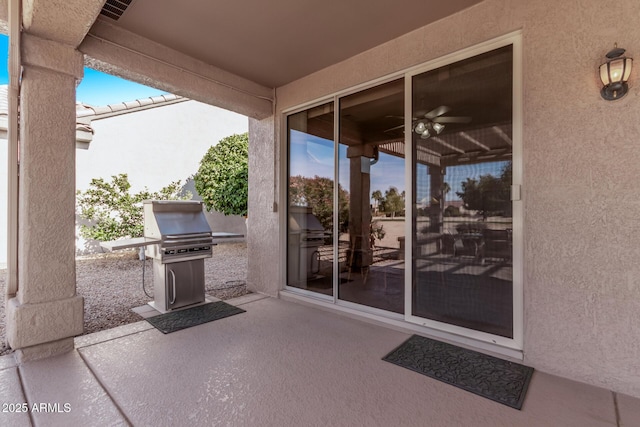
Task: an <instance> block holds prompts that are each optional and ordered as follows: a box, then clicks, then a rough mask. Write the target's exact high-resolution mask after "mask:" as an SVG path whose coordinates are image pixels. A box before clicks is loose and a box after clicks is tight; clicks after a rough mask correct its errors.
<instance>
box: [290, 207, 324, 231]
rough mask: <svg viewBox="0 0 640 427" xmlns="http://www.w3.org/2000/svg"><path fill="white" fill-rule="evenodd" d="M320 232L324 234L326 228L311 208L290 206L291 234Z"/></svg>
mask: <svg viewBox="0 0 640 427" xmlns="http://www.w3.org/2000/svg"><path fill="white" fill-rule="evenodd" d="M312 231H315V232H320V233H324V227H323V226H322V224H321V223H320V220H318V217H316V216H315V215H314V214H313V213H312V209H311V207H310V206H289V232H292V233H299V232H306V233H308V232H312Z"/></svg>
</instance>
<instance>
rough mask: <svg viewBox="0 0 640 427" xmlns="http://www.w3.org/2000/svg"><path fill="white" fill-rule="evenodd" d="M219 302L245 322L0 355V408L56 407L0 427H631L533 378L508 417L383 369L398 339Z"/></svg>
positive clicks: (106, 334) (326, 316) (625, 408)
mask: <svg viewBox="0 0 640 427" xmlns="http://www.w3.org/2000/svg"><path fill="white" fill-rule="evenodd" d="M229 302H231V303H233V304H236V305H241V306H242V308H244V309H245V310H246V313H243V314H240V315H237V316H232V317H228V318H225V319H221V320H218V321H215V322H211V323H207V324H204V325H200V326H196V327H192V328H190V329H185V330H182V331H178V332H175V333H172V334H168V335H163V334H162V333H160V332H159V331H157V330H156V329H154V328H153V327H152V326H151V325H150V324H148V323H147V322H145V321H141V322H138V323H134V324H130V325H126V326H123V327H119V328H116V329H111V330H107V331H103V332H98V333H95V334H91V335H86V336H82V337H79V338H76V350H75V351H73V352H71V353H67V354H64V355H62V356H57V357H52V358H48V359H44V360H40V361H34V362H28V363H25V364H23V365H20V366H17V365H16V364H15V362H14V359H13V356H12V355H9V356H4V357H2V358H0V384H2V387H0V400H1V401H2V402H3V404H4V405H5V406H6V404H9V403H21V402H27V403H28V405H29V408H31V407H32V405H33V404H38V405H39V404H41V403H49V404H55V403H58V404H59V405H58V407H55V406H54V407H51V405H50V407H49V408H48V410H49V411H52V410H55V411H56V412H55V413H51V412H33V411H31V412H30V413H29V414H24V413H7V412H5V411H3V412H2V413H0V424H2V425H12V426H15V425H48V426H50V425H129V424H131V425H135V426H141V425H155V426H165V425H166V426H169V425H233V426H235V425H243V426H244V425H256V426H284V425H292V426H311V425H317V426H325V425H344V426H360V425H362V426H364V425H366V426H372V425H380V426H502V425H503V426H546V425H549V426H559V425H562V426H581V427H583V426H616V425H619V426H620V425H627V426H630V425H639V424H640V409H639V408H640V402H638V400H637V399H632V398H630V397H627V396H623V395H616V394H614V393H612V392H611V391H608V390H604V389H599V388H596V387H592V386H589V385H584V384H580V383H576V382H573V381H569V380H565V379H562V378H559V377H554V376H551V375H548V374H544V373H542V372H537V371H536V372H535V373H534V375H533V378H532V381H531V385H530V387H529V391H528V394H527V397H526V399H525V401H524V406H523V408H522V410H521V411H518V410H515V409H512V408H509V407H506V406H503V405H501V404H498V403H495V402H493V401H490V400H488V399H485V398H482V397H479V396H476V395H474V394H471V393H468V392H465V391H463V390H460V389H458V388H455V387H452V386H450V385H447V384H444V383H441V382H439V381H436V380H434V379H431V378H428V377H425V376H422V375H419V374H417V373H414V372H411V371H409V370H407V369H403V368H400V367H398V366H395V365H392V364H390V363H387V362H384V361H382V360H381V358H382V357H383V356H385V355H386V354H387V353H388V352H389V351H391V350H392V349H394V348H395V347H396V346H398V345H399V344H400V343H402V342H403V341H404V340H405V339H407V338H408V337H409V334H408V333H404V332H400V331H396V330H392V329H388V328H385V327H382V326H378V325H374V324H369V323H364V322H362V321H359V320H354V319H351V318H348V317H344V316H341V315H336V314H334V313H331V312H327V311H323V310H320V309H317V308H312V307H308V306H305V305H302V304H296V303H292V302H287V301H283V300H278V299H274V298H268V297H264V296H261V295H248V296H244V297H241V298H238V299H236V300H230V301H229ZM65 404H68V405H67V406H65ZM45 409H46V408H45ZM67 409H68V412H65V410H67ZM58 411H59V412H58Z"/></svg>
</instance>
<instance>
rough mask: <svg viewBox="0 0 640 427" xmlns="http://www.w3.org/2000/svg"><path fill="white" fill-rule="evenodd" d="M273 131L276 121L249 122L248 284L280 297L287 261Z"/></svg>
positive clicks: (253, 120) (255, 289)
mask: <svg viewBox="0 0 640 427" xmlns="http://www.w3.org/2000/svg"><path fill="white" fill-rule="evenodd" d="M273 132H274V120H273V118H268V119H264V120H256V119H249V217H248V222H247V232H248V240H247V250H248V251H247V285H248V286H249V288H250V289H251V290H252V291H254V292H261V293H264V294H268V295H272V296H276V295H277V294H278V290H279V289H280V274H279V273H280V270H279V269H280V267H281V266H282V265H283V263H284V258H281V257H280V255H279V244H280V241H279V239H280V237H281V234H280V232H279V228H278V218H279V214H278V212H274V202H277V200H276V198H277V197H276V196H277V188H275V187H274V186H275V185H276V183H277V178H276V175H277V174H278V172H277V170H278V167H279V164H280V162H279V161H278V158H277V156H276V153H275V152H274V145H273V140H274V133H273ZM274 161H275V163H274ZM280 209H281V207H280V206H276V210H278V211H279V210H280Z"/></svg>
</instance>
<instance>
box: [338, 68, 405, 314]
mask: <svg viewBox="0 0 640 427" xmlns="http://www.w3.org/2000/svg"><path fill="white" fill-rule="evenodd" d="M403 123H404V79H397V80H394V81H391V82H388V83H384V84H381V85H379V86H375V87H373V88H370V89H366V90H363V91H360V92H356V93H354V94H352V95H348V96H344V97H342V98H340V120H339V129H340V133H339V135H340V139H339V142H340V144H339V146H338V179H339V181H338V182H339V183H340V187H341V188H343V189H345V191H348V204H346V205H345V206H344V210H343V209H342V208H341V210H340V212H339V215H338V216H339V218H338V221H339V222H338V232H339V237H338V251H339V254H340V266H339V267H340V268H339V285H338V298H339V299H340V300H341V301H349V302H352V303H356V304H360V305H365V306H368V307H373V308H377V309H380V310H384V311H389V312H395V313H399V314H403V313H404V304H405V302H404V277H405V275H404V273H405V261H404V233H405V226H404V224H405V194H406V193H405V159H404V153H405V151H404V145H405V143H404V125H403Z"/></svg>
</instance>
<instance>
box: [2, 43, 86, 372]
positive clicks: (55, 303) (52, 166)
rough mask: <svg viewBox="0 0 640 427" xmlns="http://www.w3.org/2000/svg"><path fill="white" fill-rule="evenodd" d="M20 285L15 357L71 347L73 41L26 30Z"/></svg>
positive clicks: (76, 64) (12, 333) (14, 310)
mask: <svg viewBox="0 0 640 427" xmlns="http://www.w3.org/2000/svg"><path fill="white" fill-rule="evenodd" d="M21 52H22V58H23V75H22V84H21V97H20V184H19V200H20V201H19V206H18V209H19V213H18V218H19V219H18V221H19V227H18V286H19V287H18V293H17V295H16V297H15V298H12V299H10V300H9V301H8V303H7V340H8V342H9V345H10V346H11V347H12V348H13V349H16V350H17V351H16V355H17V357H18V358H19V359H20V360H28V359H36V358H41V357H46V356H50V355H53V354H57V353H61V352H64V351H68V350H71V349H73V337H74V336H76V335H79V334H81V333H82V330H83V299H82V297H79V296H77V295H76V277H75V215H74V214H75V121H76V112H75V88H76V81H77V80H78V79H80V78H81V77H82V72H83V58H82V54H80V53H79V52H78V51H77V50H75V49H74V48H73V47H72V46H68V45H64V44H61V43H57V42H53V41H49V40H44V39H40V38H37V37H34V36H30V35H29V34H25V35H24V37H23V41H22V46H21Z"/></svg>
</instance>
